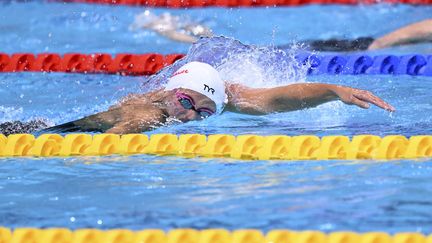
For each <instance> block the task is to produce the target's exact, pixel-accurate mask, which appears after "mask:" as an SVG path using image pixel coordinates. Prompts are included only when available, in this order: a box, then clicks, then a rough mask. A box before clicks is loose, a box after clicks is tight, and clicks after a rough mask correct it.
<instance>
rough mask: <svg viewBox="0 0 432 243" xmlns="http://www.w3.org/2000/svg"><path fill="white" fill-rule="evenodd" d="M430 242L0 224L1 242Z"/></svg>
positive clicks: (425, 240)
mask: <svg viewBox="0 0 432 243" xmlns="http://www.w3.org/2000/svg"><path fill="white" fill-rule="evenodd" d="M90 241H91V242H94V243H126V242H127V243H131V242H132V243H138V242H145V243H270V242H271V243H287V242H289V243H308V242H313V243H358V242H361V243H430V242H432V235H429V236H427V235H424V234H421V233H416V232H403V233H396V234H394V235H390V234H387V233H385V232H366V233H356V232H350V231H339V232H331V233H324V232H321V231H291V230H282V229H281V230H270V231H269V232H267V233H264V232H262V231H260V230H254V229H239V230H234V231H228V230H225V229H205V230H195V229H174V230H170V231H168V232H165V231H163V230H160V229H145V230H141V231H132V230H128V229H111V230H106V231H102V230H98V229H78V230H75V231H71V230H69V229H64V228H52V229H38V228H17V229H15V230H13V231H12V230H10V229H9V228H2V227H0V242H4V243H25V242H35V243H72V242H73V243H85V242H90Z"/></svg>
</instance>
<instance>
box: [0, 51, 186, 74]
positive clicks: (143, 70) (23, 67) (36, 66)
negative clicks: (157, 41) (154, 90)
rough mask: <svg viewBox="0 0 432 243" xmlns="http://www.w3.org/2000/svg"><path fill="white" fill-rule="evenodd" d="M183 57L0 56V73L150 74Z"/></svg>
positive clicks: (121, 55)
mask: <svg viewBox="0 0 432 243" xmlns="http://www.w3.org/2000/svg"><path fill="white" fill-rule="evenodd" d="M183 56H184V54H170V55H161V54H156V53H148V54H117V55H115V57H113V56H111V55H110V54H106V53H95V54H80V53H68V54H64V55H63V56H61V55H59V54H55V53H41V54H36V55H34V54H32V53H15V54H12V55H8V54H5V53H0V72H22V71H28V72H75V73H108V74H121V75H151V74H155V73H156V72H157V71H159V70H160V69H161V68H163V67H165V66H167V65H170V64H172V63H174V62H175V61H177V60H178V59H180V58H182V57H183Z"/></svg>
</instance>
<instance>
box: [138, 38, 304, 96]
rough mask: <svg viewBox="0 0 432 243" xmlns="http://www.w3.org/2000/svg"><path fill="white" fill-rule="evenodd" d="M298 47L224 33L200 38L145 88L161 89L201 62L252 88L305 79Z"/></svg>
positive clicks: (150, 80) (224, 75)
mask: <svg viewBox="0 0 432 243" xmlns="http://www.w3.org/2000/svg"><path fill="white" fill-rule="evenodd" d="M298 51H299V46H297V45H293V47H292V48H291V49H288V50H280V49H276V48H273V47H259V46H253V45H244V44H242V43H241V42H240V41H238V40H235V39H233V38H227V37H223V36H218V37H210V38H201V39H200V40H199V41H198V42H196V43H194V44H193V45H192V47H191V48H190V49H189V51H188V53H187V55H186V57H184V58H182V59H181V60H179V61H177V62H176V63H174V64H173V65H171V66H169V67H167V68H165V69H164V70H162V71H161V72H159V73H158V74H156V75H154V76H153V77H150V78H149V81H148V82H146V83H144V85H143V91H148V90H152V89H156V88H161V87H162V86H163V85H164V84H165V83H166V81H167V79H168V78H169V77H170V76H171V75H172V74H173V73H174V72H175V71H176V70H177V69H179V68H180V67H181V66H183V65H184V64H186V63H188V62H192V61H200V62H205V63H208V64H210V65H212V66H213V67H215V68H216V69H217V70H218V71H219V73H220V75H221V77H222V79H224V80H225V81H226V82H230V83H238V84H243V85H246V86H249V87H255V88H258V87H273V86H280V85H284V84H285V85H286V84H290V83H296V82H300V81H304V80H305V79H306V74H307V69H308V65H300V64H299V63H298V62H297V61H296V60H295V58H294V56H295V54H296V53H298Z"/></svg>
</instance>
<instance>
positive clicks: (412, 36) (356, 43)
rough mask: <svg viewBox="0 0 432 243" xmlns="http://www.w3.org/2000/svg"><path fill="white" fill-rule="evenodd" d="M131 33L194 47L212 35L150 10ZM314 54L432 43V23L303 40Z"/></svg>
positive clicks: (205, 29)
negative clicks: (152, 34)
mask: <svg viewBox="0 0 432 243" xmlns="http://www.w3.org/2000/svg"><path fill="white" fill-rule="evenodd" d="M130 29H131V30H137V29H150V30H153V31H155V32H157V33H158V34H160V35H162V36H165V37H168V38H169V39H171V40H175V41H180V42H186V43H194V42H196V41H197V40H198V38H200V37H211V36H213V33H212V31H211V29H210V28H208V27H207V26H205V25H203V24H200V23H197V22H194V21H190V20H188V19H185V18H181V17H180V16H175V15H171V14H169V13H163V14H161V15H159V16H157V15H155V14H152V13H151V12H150V11H149V10H146V11H144V12H143V13H141V14H139V15H137V16H136V17H135V21H134V23H132V25H131V26H130ZM300 42H301V43H304V44H306V47H307V48H308V49H310V50H313V51H330V52H339V51H341V52H348V51H362V50H376V49H382V48H389V47H393V46H399V45H406V44H415V43H423V42H432V19H426V20H423V21H420V22H416V23H413V24H410V25H407V26H405V27H402V28H399V29H397V30H395V31H393V32H391V33H388V34H386V35H384V36H381V37H379V38H376V39H375V38H373V37H360V38H357V39H353V40H349V39H346V40H343V39H342V40H341V39H329V40H304V41H300ZM277 47H278V48H281V49H287V48H291V47H292V44H287V45H279V46H277Z"/></svg>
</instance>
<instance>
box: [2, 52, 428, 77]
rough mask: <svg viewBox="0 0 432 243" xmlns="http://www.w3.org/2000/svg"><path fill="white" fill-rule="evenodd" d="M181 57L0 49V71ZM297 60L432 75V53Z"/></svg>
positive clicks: (142, 64) (332, 71)
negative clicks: (16, 51) (60, 53)
mask: <svg viewBox="0 0 432 243" xmlns="http://www.w3.org/2000/svg"><path fill="white" fill-rule="evenodd" d="M182 57H184V54H170V55H161V54H157V53H148V54H127V53H123V54H117V55H115V56H112V55H110V54H106V53H95V54H81V53H67V54H64V55H63V56H61V55H59V54H55V53H41V54H36V55H35V54H32V53H15V54H11V55H8V54H6V53H0V72H23V71H24V72H25V71H28V72H66V73H104V74H120V75H152V74H155V73H157V72H158V71H159V70H160V69H162V68H163V67H166V66H168V65H170V64H172V63H174V62H175V61H177V60H179V59H181V58H182ZM295 58H296V60H297V61H298V62H299V63H300V64H301V65H307V67H308V70H307V72H308V74H309V75H322V74H327V75H360V74H370V75H374V74H380V75H413V76H417V75H422V76H432V55H429V56H425V55H418V54H411V55H403V56H395V55H377V56H370V55H366V54H353V55H315V54H310V53H301V54H298V55H297V56H296V57H295Z"/></svg>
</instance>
